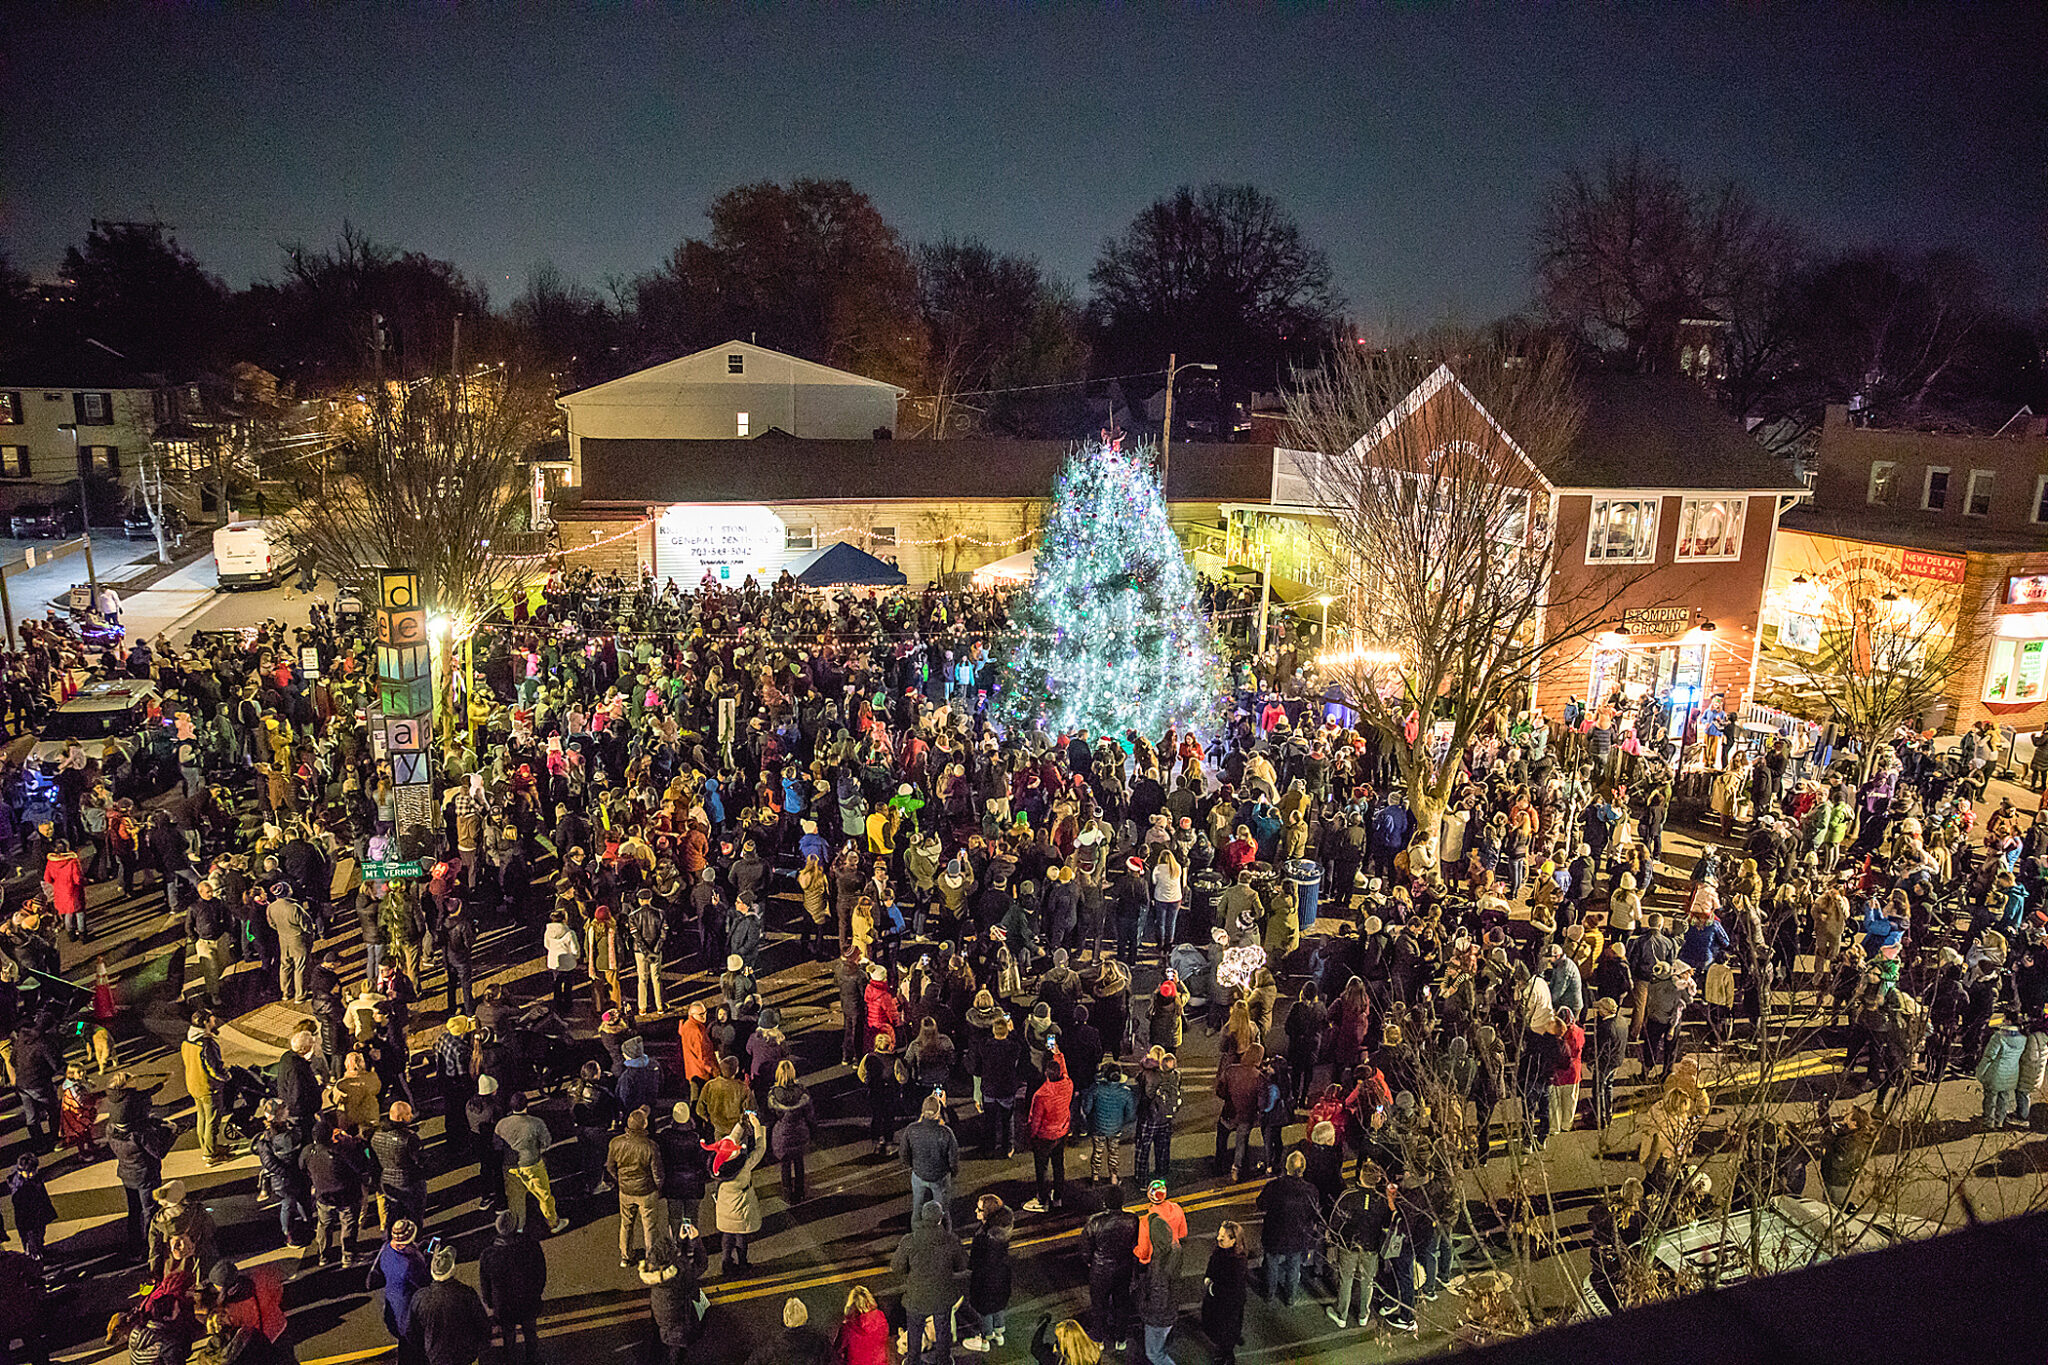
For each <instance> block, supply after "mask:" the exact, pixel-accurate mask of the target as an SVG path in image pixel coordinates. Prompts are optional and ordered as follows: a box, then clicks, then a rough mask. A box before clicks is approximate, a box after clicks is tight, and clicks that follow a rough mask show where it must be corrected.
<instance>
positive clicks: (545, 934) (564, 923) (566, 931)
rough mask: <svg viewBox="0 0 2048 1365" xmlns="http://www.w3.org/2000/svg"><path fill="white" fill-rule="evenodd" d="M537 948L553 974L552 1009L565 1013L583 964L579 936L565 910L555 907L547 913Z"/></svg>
mask: <svg viewBox="0 0 2048 1365" xmlns="http://www.w3.org/2000/svg"><path fill="white" fill-rule="evenodd" d="M541 951H542V953H543V954H544V955H545V957H546V959H547V966H548V971H549V972H551V973H552V974H553V975H554V978H555V998H554V1006H555V1011H556V1013H558V1014H564V1013H567V1012H568V1010H569V1009H570V1007H571V1002H572V1000H573V999H574V995H575V990H576V983H577V981H578V980H579V979H580V978H581V976H582V971H581V968H582V966H583V938H582V936H581V935H579V934H578V933H577V932H576V930H575V928H574V926H572V925H571V924H570V923H569V912H568V911H566V910H556V911H554V912H553V913H551V914H550V915H549V916H548V927H547V928H546V929H545V930H543V931H542V933H541Z"/></svg>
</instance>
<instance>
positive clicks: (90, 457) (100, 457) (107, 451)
mask: <svg viewBox="0 0 2048 1365" xmlns="http://www.w3.org/2000/svg"><path fill="white" fill-rule="evenodd" d="M85 458H86V462H87V464H88V465H90V467H91V468H92V471H93V472H94V473H95V474H119V473H120V472H121V448H120V447H119V446H87V447H86V448H85Z"/></svg>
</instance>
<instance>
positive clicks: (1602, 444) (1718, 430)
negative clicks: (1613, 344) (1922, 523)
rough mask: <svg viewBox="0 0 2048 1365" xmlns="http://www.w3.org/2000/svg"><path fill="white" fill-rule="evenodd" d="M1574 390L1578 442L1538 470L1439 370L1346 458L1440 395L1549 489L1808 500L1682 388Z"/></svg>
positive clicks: (1652, 380)
mask: <svg viewBox="0 0 2048 1365" xmlns="http://www.w3.org/2000/svg"><path fill="white" fill-rule="evenodd" d="M1574 384H1575V387H1576V388H1577V390H1578V394H1579V397H1580V399H1581V400H1582V402H1583V406H1584V413H1583V417H1582V419H1581V421H1580V424H1579V432H1578V435H1577V436H1576V437H1574V438H1573V440H1572V443H1571V446H1570V447H1569V448H1568V449H1567V450H1565V451H1564V453H1563V454H1561V455H1558V456H1554V457H1551V458H1549V459H1546V460H1544V461H1542V462H1540V463H1539V462H1537V461H1536V460H1534V459H1533V458H1531V456H1530V455H1529V454H1528V452H1526V451H1525V450H1523V449H1522V447H1521V445H1520V444H1519V443H1517V442H1516V440H1515V438H1514V436H1513V434H1512V433H1510V432H1508V431H1507V430H1506V429H1504V428H1503V427H1502V426H1501V425H1500V423H1499V422H1497V421H1495V420H1494V417H1493V414H1492V413H1490V412H1488V411H1487V410H1486V406H1485V404H1483V403H1481V402H1480V401H1479V399H1478V398H1477V397H1476V396H1474V394H1473V393H1472V391H1471V390H1470V389H1468V388H1466V387H1465V385H1464V383H1463V382H1462V381H1460V380H1459V379H1458V377H1457V376H1456V375H1454V374H1452V373H1451V370H1450V367H1449V366H1446V365H1439V366H1437V367H1436V369H1435V370H1433V371H1431V372H1430V375H1429V377H1428V378H1426V379H1424V380H1423V381H1422V383H1420V384H1418V385H1416V386H1415V389H1414V390H1413V391H1412V392H1411V393H1410V394H1409V395H1408V396H1407V397H1406V398H1404V399H1402V400H1401V401H1400V402H1399V403H1397V404H1396V405H1395V406H1394V407H1393V408H1392V409H1391V410H1390V411H1389V412H1388V413H1387V415H1386V416H1385V417H1382V418H1381V419H1380V420H1379V422H1378V423H1377V424H1376V425H1375V426H1374V427H1373V429H1372V430H1371V431H1368V432H1367V433H1366V434H1365V435H1364V436H1362V437H1360V438H1359V440H1358V441H1357V443H1356V444H1354V445H1353V446H1352V448H1351V449H1352V451H1353V452H1363V451H1368V450H1371V449H1372V448H1373V447H1374V446H1377V445H1378V444H1380V442H1382V441H1384V440H1385V439H1386V438H1387V437H1388V436H1389V435H1390V434H1391V433H1392V432H1393V431H1394V429H1395V428H1396V427H1398V426H1400V424H1401V423H1403V422H1405V421H1407V420H1408V419H1409V418H1410V417H1412V416H1414V415H1415V414H1416V413H1417V412H1419V411H1421V410H1422V408H1423V407H1424V406H1425V405H1426V404H1427V403H1428V402H1429V401H1430V400H1431V399H1433V398H1435V397H1436V396H1437V395H1438V394H1439V393H1442V392H1444V391H1445V390H1447V389H1448V390H1450V391H1451V392H1453V393H1454V394H1456V395H1457V396H1458V397H1459V398H1462V399H1463V400H1464V401H1465V402H1466V403H1469V404H1470V405H1471V406H1472V408H1473V410H1474V411H1476V412H1478V413H1479V415H1480V416H1481V417H1483V418H1485V419H1486V422H1487V424H1488V425H1489V426H1491V427H1492V428H1493V430H1494V431H1495V432H1497V433H1499V435H1500V438H1501V440H1502V441H1503V442H1504V443H1505V444H1506V446H1507V448H1508V449H1510V450H1512V451H1513V452H1514V453H1515V454H1516V456H1518V457H1519V458H1520V459H1521V460H1523V461H1524V462H1525V463H1526V464H1527V465H1528V467H1529V468H1530V469H1531V470H1532V471H1534V472H1535V474H1536V476H1537V477H1538V478H1540V479H1541V480H1542V481H1543V482H1544V483H1545V484H1547V485H1549V486H1550V487H1551V488H1552V489H1554V490H1556V489H1595V488H1613V489H1636V488H1639V489H1645V490H1649V489H1661V490H1670V489H1694V488H1697V489H1702V490H1709V491H1720V492H1745V493H1801V492H1805V491H1806V485H1805V484H1803V483H1801V482H1800V481H1799V480H1798V479H1797V478H1795V477H1794V476H1793V473H1792V469H1791V466H1789V465H1788V464H1786V463H1785V462H1784V461H1783V460H1780V459H1778V458H1777V457H1776V456H1774V455H1772V454H1771V453H1770V452H1768V451H1766V450H1765V449H1764V448H1763V446H1762V445H1760V444H1758V442H1757V441H1756V440H1755V439H1754V438H1753V437H1751V436H1750V434H1749V433H1748V432H1747V431H1745V430H1743V427H1742V423H1741V422H1740V421H1738V420H1737V419H1736V418H1734V417H1731V416H1730V415H1729V414H1728V413H1726V412H1724V411H1722V410H1721V408H1720V407H1719V406H1718V405H1716V404H1715V402H1714V400H1713V399H1712V398H1710V397H1709V396H1708V395H1707V393H1706V391H1705V390H1704V389H1702V388H1701V387H1700V386H1699V385H1698V384H1696V383H1694V382H1693V381H1691V380H1689V379H1685V378H1682V377H1680V376H1678V375H1645V374H1617V373H1612V372H1609V371H1604V370H1595V371H1592V372H1590V373H1584V374H1581V375H1579V376H1578V377H1577V378H1576V379H1575V381H1574Z"/></svg>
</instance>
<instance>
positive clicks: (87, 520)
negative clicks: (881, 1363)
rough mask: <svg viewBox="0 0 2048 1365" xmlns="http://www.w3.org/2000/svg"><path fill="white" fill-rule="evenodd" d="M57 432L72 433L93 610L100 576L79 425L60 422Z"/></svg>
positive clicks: (81, 536)
mask: <svg viewBox="0 0 2048 1365" xmlns="http://www.w3.org/2000/svg"><path fill="white" fill-rule="evenodd" d="M57 430H59V431H68V432H70V433H71V467H72V468H73V469H75V470H77V471H78V538H79V540H80V541H81V542H82V543H83V544H84V546H85V581H86V582H87V583H90V584H91V585H92V610H94V611H98V610H99V605H100V576H99V574H98V572H97V571H95V570H94V568H93V566H92V500H91V499H90V498H88V497H87V496H86V487H85V456H84V455H83V454H82V453H81V452H80V450H79V447H78V423H76V422H59V423H58V424H57Z"/></svg>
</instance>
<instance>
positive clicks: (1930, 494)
mask: <svg viewBox="0 0 2048 1365" xmlns="http://www.w3.org/2000/svg"><path fill="white" fill-rule="evenodd" d="M1947 506H1948V466H1947V465H1943V464H1932V465H1929V466H1927V479H1926V482H1924V483H1922V484H1921V485H1920V510H1921V511H1923V512H1939V511H1941V510H1942V509H1943V508H1945V507H1947Z"/></svg>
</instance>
